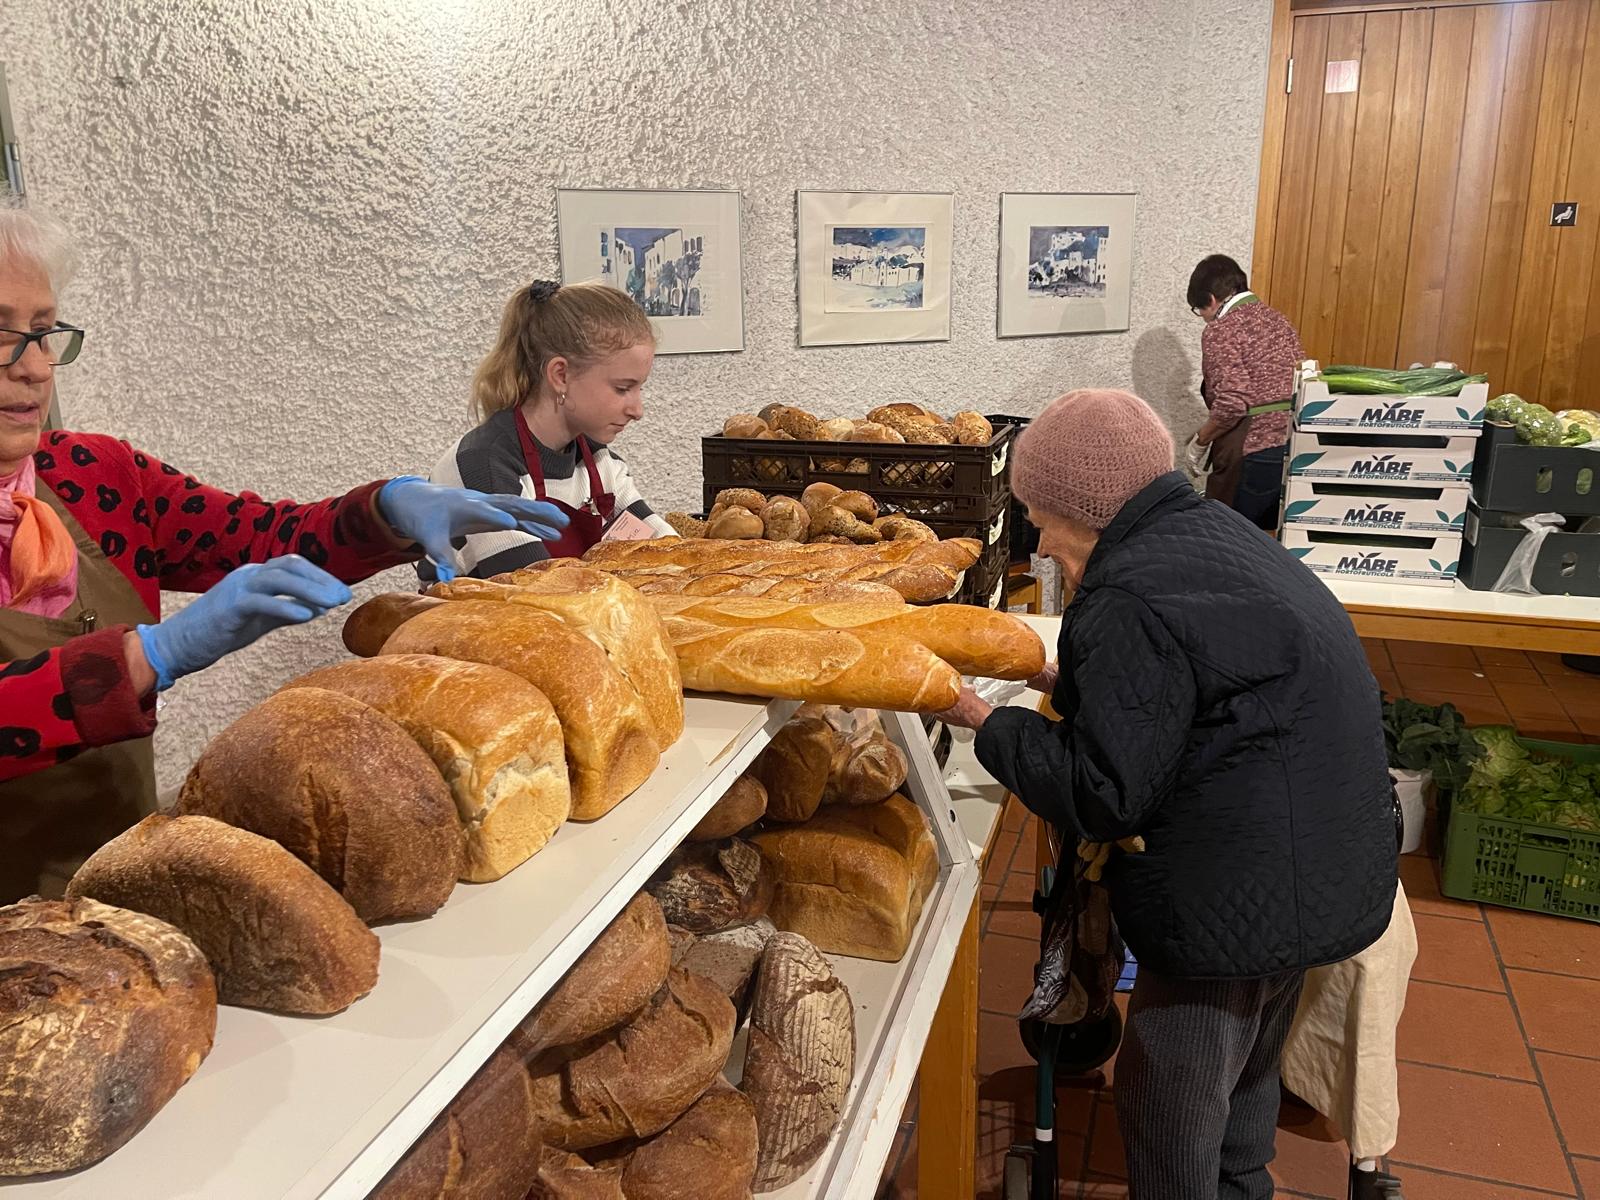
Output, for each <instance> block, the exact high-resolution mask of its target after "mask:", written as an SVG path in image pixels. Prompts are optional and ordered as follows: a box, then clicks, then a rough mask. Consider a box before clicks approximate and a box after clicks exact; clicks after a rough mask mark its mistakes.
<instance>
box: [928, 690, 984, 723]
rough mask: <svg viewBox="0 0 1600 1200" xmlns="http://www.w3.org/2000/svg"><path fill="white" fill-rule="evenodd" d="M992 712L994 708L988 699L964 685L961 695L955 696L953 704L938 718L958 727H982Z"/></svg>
mask: <svg viewBox="0 0 1600 1200" xmlns="http://www.w3.org/2000/svg"><path fill="white" fill-rule="evenodd" d="M993 712H994V708H993V707H992V706H990V704H989V703H988V701H986V700H984V699H983V698H982V697H981V696H979V695H978V693H977V692H975V691H973V690H972V689H971V688H969V687H964V688H962V689H961V695H960V696H958V697H957V698H956V702H955V705H954V706H953V707H952V708H950V709H949V710H947V711H945V712H942V713H940V714H939V717H938V719H939V720H941V721H943V722H944V723H945V724H946V725H954V726H955V727H956V728H958V729H982V728H983V723H984V722H985V721H987V720H988V719H989V715H990V714H991V713H993Z"/></svg>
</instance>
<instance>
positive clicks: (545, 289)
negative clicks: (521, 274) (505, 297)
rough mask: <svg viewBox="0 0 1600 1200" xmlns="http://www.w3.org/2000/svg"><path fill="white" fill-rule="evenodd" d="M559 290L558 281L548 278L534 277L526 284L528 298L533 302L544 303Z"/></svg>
mask: <svg viewBox="0 0 1600 1200" xmlns="http://www.w3.org/2000/svg"><path fill="white" fill-rule="evenodd" d="M560 290H561V285H560V284H559V283H553V282H551V281H550V280H548V279H535V280H534V281H533V282H532V283H530V284H529V285H528V299H530V300H532V301H533V302H534V303H535V304H544V303H546V302H548V301H549V300H550V298H551V297H552V296H554V295H555V294H556V293H557V292H559V291H560Z"/></svg>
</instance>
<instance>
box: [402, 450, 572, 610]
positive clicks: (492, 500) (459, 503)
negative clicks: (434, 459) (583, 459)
mask: <svg viewBox="0 0 1600 1200" xmlns="http://www.w3.org/2000/svg"><path fill="white" fill-rule="evenodd" d="M378 511H379V512H380V513H382V514H383V519H384V520H385V521H388V522H389V524H390V526H391V527H392V528H393V529H394V531H395V532H396V533H397V534H399V535H400V536H401V537H403V538H409V539H411V540H412V541H414V542H416V543H418V544H419V545H421V547H422V552H423V554H425V555H427V557H428V558H429V559H430V560H431V561H432V562H433V565H434V566H435V567H436V568H437V570H438V575H439V579H440V580H441V581H442V582H444V583H449V582H450V580H452V579H454V578H455V577H456V576H457V575H459V574H460V573H461V566H462V564H461V558H460V556H459V555H458V554H457V553H456V548H455V542H456V540H457V539H458V538H464V537H466V536H467V535H468V534H471V533H504V532H506V531H508V530H512V529H520V530H521V531H522V532H523V533H526V534H530V535H531V536H533V537H536V538H538V539H539V540H540V541H553V540H554V539H556V538H558V537H560V536H561V531H562V530H563V529H565V528H566V527H567V516H566V514H565V513H563V512H562V511H561V510H560V509H559V508H557V507H556V506H555V505H553V504H547V503H545V502H544V501H543V500H529V499H527V498H526V497H525V496H492V495H490V494H489V493H487V492H475V491H472V490H471V489H469V488H451V487H440V486H439V485H438V484H433V483H429V482H428V481H427V480H426V479H419V478H417V477H416V476H415V475H402V476H401V477H400V478H399V479H391V480H390V481H389V482H388V483H386V484H384V485H383V487H382V488H381V489H380V490H379V492H378Z"/></svg>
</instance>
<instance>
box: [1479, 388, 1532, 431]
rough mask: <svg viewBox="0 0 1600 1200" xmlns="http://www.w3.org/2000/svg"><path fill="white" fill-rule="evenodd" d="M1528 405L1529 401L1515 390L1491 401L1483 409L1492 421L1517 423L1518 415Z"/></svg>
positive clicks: (1484, 413)
mask: <svg viewBox="0 0 1600 1200" xmlns="http://www.w3.org/2000/svg"><path fill="white" fill-rule="evenodd" d="M1527 407H1528V402H1527V401H1526V400H1524V399H1523V398H1522V397H1521V396H1519V395H1517V394H1516V393H1515V392H1507V393H1505V395H1503V396H1496V397H1495V398H1494V399H1493V400H1491V401H1489V403H1488V405H1487V406H1486V407H1485V408H1484V410H1483V415H1484V416H1486V417H1488V418H1489V420H1491V421H1508V422H1510V423H1512V424H1515V423H1516V420H1517V417H1518V415H1520V414H1521V412H1522V410H1523V409H1525V408H1527Z"/></svg>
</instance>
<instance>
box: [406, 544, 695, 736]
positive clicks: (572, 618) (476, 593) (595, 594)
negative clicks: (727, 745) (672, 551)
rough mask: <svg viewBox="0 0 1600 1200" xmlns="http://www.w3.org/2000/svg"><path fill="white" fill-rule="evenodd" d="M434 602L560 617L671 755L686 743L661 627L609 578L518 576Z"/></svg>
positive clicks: (440, 590)
mask: <svg viewBox="0 0 1600 1200" xmlns="http://www.w3.org/2000/svg"><path fill="white" fill-rule="evenodd" d="M429 595H430V596H443V597H446V598H449V599H467V600H474V599H485V600H488V599H496V600H509V601H510V602H512V603H513V604H526V605H528V606H529V607H531V608H537V609H542V610H544V611H545V612H550V613H554V614H555V615H556V616H558V617H560V618H561V619H562V620H564V621H566V622H567V623H569V624H571V625H573V626H575V627H576V628H578V629H579V630H581V631H582V632H584V633H586V634H588V635H589V637H591V638H593V639H594V640H595V641H596V642H598V643H599V644H600V646H601V647H602V648H603V649H604V650H605V652H606V654H607V656H608V657H609V658H610V659H611V665H612V666H614V667H616V668H617V670H618V671H619V672H621V674H622V677H623V678H624V679H626V680H627V681H628V682H629V683H630V684H632V685H633V689H634V690H635V691H636V692H638V693H639V698H640V699H641V700H643V701H644V709H645V712H646V713H648V714H649V717H650V722H651V725H652V727H653V728H654V730H655V732H656V735H657V736H656V742H657V744H658V745H659V746H660V747H661V749H662V750H666V749H668V748H669V747H670V746H672V744H673V743H674V742H676V741H677V740H678V739H679V738H680V737H682V736H683V680H682V679H681V678H680V677H679V675H678V660H677V657H676V656H675V655H674V654H673V653H672V648H671V647H670V646H669V645H668V644H667V634H666V630H665V629H663V628H662V626H661V620H660V618H659V617H657V616H656V614H655V612H654V610H652V608H651V607H650V605H649V604H648V603H646V602H645V601H643V600H642V599H641V598H640V596H639V594H638V593H637V592H635V591H634V590H633V589H632V588H630V587H628V586H627V585H625V584H624V583H622V582H621V581H620V580H617V579H613V578H612V577H611V576H609V575H607V574H605V573H604V572H602V571H593V570H588V569H586V568H584V567H576V566H565V567H562V568H560V569H557V570H551V571H540V572H529V573H521V572H512V573H511V574H509V575H502V576H499V577H498V578H497V579H495V580H483V579H457V580H455V581H454V582H452V583H444V584H436V585H434V587H433V588H431V589H430V590H429Z"/></svg>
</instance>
